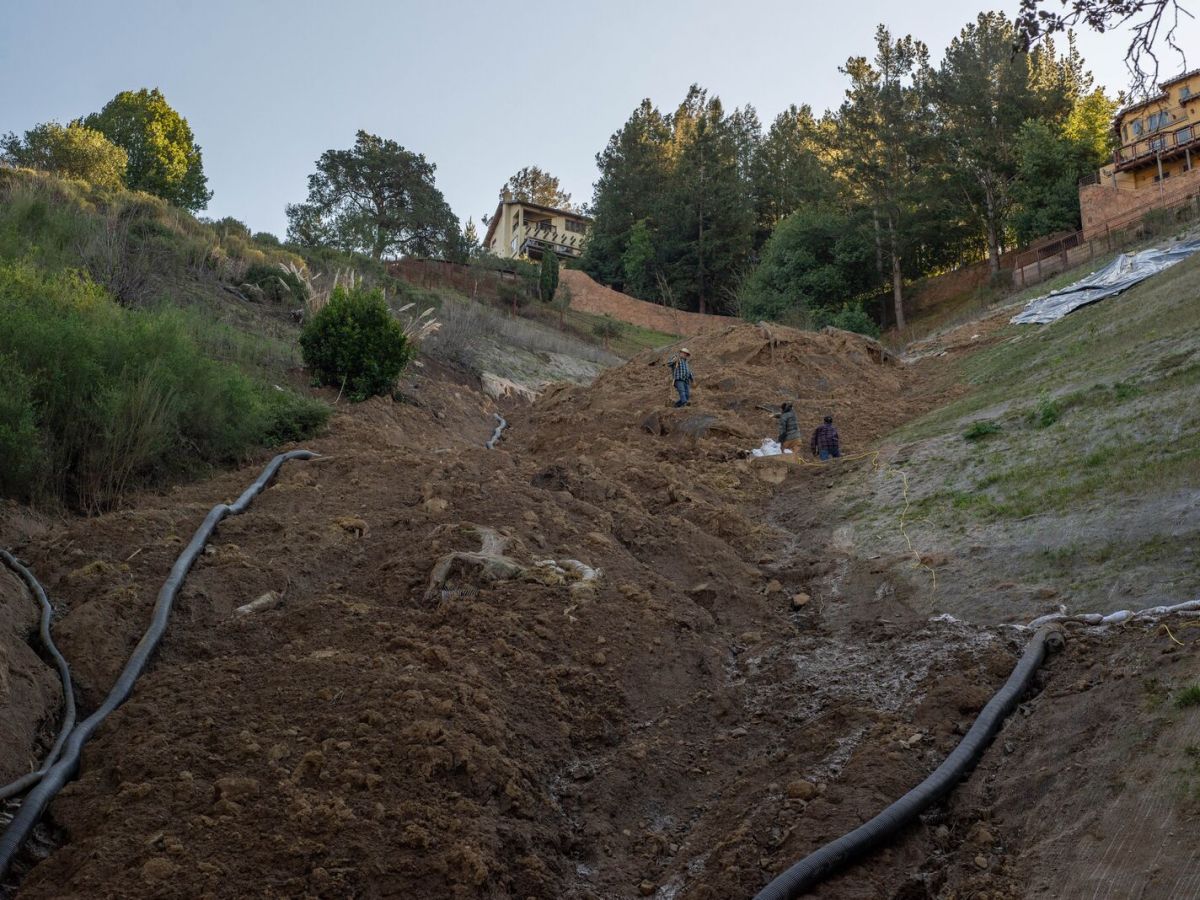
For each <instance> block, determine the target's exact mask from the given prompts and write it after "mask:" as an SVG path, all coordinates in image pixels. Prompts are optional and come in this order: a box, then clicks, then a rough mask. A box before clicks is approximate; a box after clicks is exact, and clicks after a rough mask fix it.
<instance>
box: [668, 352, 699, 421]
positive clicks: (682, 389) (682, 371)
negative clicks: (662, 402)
mask: <svg viewBox="0 0 1200 900" xmlns="http://www.w3.org/2000/svg"><path fill="white" fill-rule="evenodd" d="M691 357H692V354H691V352H690V351H689V350H688V348H687V347H681V348H680V349H679V355H678V356H673V357H671V360H670V362H669V363H667V365H669V366H670V367H671V380H672V381H673V382H675V390H677V391H678V392H679V399H678V400H677V401H676V402H675V405H676V406H677V407H679V406H689V405H691V397H692V382H693V381H694V380H695V379H694V378H692V367H691V366H690V365H688V360H689V359H691Z"/></svg>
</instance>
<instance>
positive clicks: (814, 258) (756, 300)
mask: <svg viewBox="0 0 1200 900" xmlns="http://www.w3.org/2000/svg"><path fill="white" fill-rule="evenodd" d="M872 252H873V251H872V245H871V237H870V235H869V234H868V233H866V231H865V229H864V228H863V227H862V225H861V224H860V223H856V222H854V221H853V220H852V219H851V218H850V216H849V215H848V214H847V213H845V212H844V211H842V210H840V209H837V208H836V207H832V206H803V207H801V208H800V209H798V210H797V211H796V212H794V213H792V214H791V215H790V216H788V217H787V218H786V219H784V220H783V221H782V222H780V223H779V226H778V227H777V228H776V229H775V231H774V232H773V233H772V235H771V238H770V240H768V241H767V244H766V246H765V247H764V248H763V253H762V260H761V262H760V263H759V265H758V266H757V267H756V268H755V269H754V270H753V271H752V272H751V273H750V276H749V277H748V278H747V279H746V284H745V285H744V287H743V291H742V315H743V317H745V318H747V319H750V320H752V321H754V320H758V319H789V318H794V317H796V316H798V315H800V314H803V313H805V312H812V311H814V310H819V309H836V308H837V307H838V306H839V305H840V304H842V303H844V302H845V301H846V300H847V298H849V297H853V296H857V295H858V294H861V293H862V292H863V291H864V290H866V289H868V288H869V287H870V286H871V285H872V283H873V281H874V278H873V273H872V271H871V257H872Z"/></svg>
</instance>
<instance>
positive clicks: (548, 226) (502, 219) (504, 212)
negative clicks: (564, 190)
mask: <svg viewBox="0 0 1200 900" xmlns="http://www.w3.org/2000/svg"><path fill="white" fill-rule="evenodd" d="M591 226H592V220H591V219H590V218H589V217H588V216H585V215H581V214H580V213H577V212H571V211H570V210H564V209H553V208H551V207H549V206H539V205H538V204H536V203H527V202H525V201H524V200H514V199H512V195H511V194H509V193H508V192H507V191H505V194H504V198H503V199H502V200H501V201H500V202H499V203H498V204H497V205H496V212H495V214H494V215H493V216H492V218H491V219H490V220H489V221H488V230H487V234H486V235H485V236H484V238H483V248H484V250H486V251H487V252H489V253H492V254H495V255H496V256H499V257H501V258H503V259H541V258H542V254H543V253H545V252H546V251H547V250H550V251H552V252H553V253H555V254H556V255H558V256H559V257H562V258H575V257H578V256H579V255H580V254H581V253H583V242H584V239H585V238H586V237H587V233H588V229H590V228H591Z"/></svg>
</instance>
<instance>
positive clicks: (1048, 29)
mask: <svg viewBox="0 0 1200 900" xmlns="http://www.w3.org/2000/svg"><path fill="white" fill-rule="evenodd" d="M1053 5H1054V4H1053V2H1052V0H1021V7H1020V12H1019V13H1018V14H1017V22H1016V28H1017V35H1018V42H1019V46H1021V47H1022V48H1023V49H1026V50H1028V49H1029V48H1031V47H1033V46H1034V45H1036V44H1038V43H1039V42H1041V41H1044V40H1045V39H1046V38H1047V37H1048V36H1050V35H1053V34H1055V33H1058V32H1062V31H1069V30H1070V29H1072V28H1074V27H1076V26H1078V25H1080V24H1082V25H1086V26H1088V27H1089V28H1092V29H1093V30H1095V31H1099V32H1105V31H1111V30H1113V29H1115V28H1120V27H1123V26H1125V25H1128V24H1130V23H1131V22H1132V23H1133V27H1132V28H1131V29H1130V38H1129V46H1128V47H1127V49H1126V51H1125V62H1126V64H1127V65H1128V67H1129V71H1130V73H1131V74H1132V75H1133V76H1134V78H1135V79H1136V81H1137V82H1138V86H1139V87H1140V88H1142V89H1143V93H1150V92H1151V91H1152V90H1153V89H1154V83H1155V82H1157V81H1158V68H1159V61H1158V55H1157V53H1158V48H1159V47H1160V44H1159V41H1160V39H1161V40H1162V41H1164V42H1165V43H1166V45H1167V47H1168V48H1169V49H1171V50H1174V51H1175V52H1176V53H1178V54H1179V56H1180V58H1181V59H1182V58H1183V55H1184V54H1183V51H1182V50H1181V49H1180V47H1179V45H1178V43H1177V42H1176V39H1175V35H1176V31H1177V29H1178V27H1179V17H1180V15H1181V14H1182V15H1183V16H1185V17H1187V18H1191V13H1189V12H1188V11H1187V9H1186V8H1185V6H1184V4H1183V2H1182V0H1069V2H1068V0H1059V4H1058V5H1059V6H1060V7H1061V8H1062V10H1063V11H1062V12H1053V11H1051V10H1047V9H1044V8H1043V7H1046V6H1053ZM1142 13H1145V17H1144V18H1141V19H1140V20H1138V21H1134V20H1135V19H1136V18H1137V17H1138V16H1139V15H1140V14H1142Z"/></svg>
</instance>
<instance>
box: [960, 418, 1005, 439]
mask: <svg viewBox="0 0 1200 900" xmlns="http://www.w3.org/2000/svg"><path fill="white" fill-rule="evenodd" d="M999 433H1000V426H999V425H997V424H996V423H995V422H988V421H985V420H980V421H978V422H972V423H971V424H970V425H968V426H967V430H966V431H964V432H963V440H965V441H978V440H980V439H982V438H985V437H987V436H988V435H990V434H999Z"/></svg>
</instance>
